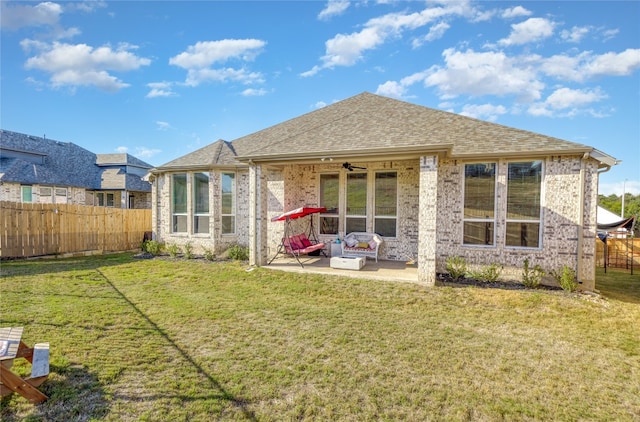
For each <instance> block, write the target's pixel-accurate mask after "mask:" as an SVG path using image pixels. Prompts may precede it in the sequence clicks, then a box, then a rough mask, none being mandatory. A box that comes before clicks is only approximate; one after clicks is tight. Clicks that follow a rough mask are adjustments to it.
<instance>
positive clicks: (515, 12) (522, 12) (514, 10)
mask: <svg viewBox="0 0 640 422" xmlns="http://www.w3.org/2000/svg"><path fill="white" fill-rule="evenodd" d="M530 15H531V11H530V10H527V9H525V8H524V7H522V6H516V7H511V8H509V9H505V10H503V11H502V13H501V15H500V16H501V17H502V18H503V19H512V18H518V17H520V16H530Z"/></svg>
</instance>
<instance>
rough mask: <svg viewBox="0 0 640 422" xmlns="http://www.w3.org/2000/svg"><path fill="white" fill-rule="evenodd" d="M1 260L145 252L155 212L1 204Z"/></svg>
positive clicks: (147, 210) (78, 206) (68, 205)
mask: <svg viewBox="0 0 640 422" xmlns="http://www.w3.org/2000/svg"><path fill="white" fill-rule="evenodd" d="M0 223H1V224H2V232H1V233H0V257H1V258H28V257H33V256H43V255H58V254H67V253H79V252H84V253H103V252H116V251H127V250H133V249H137V248H139V247H140V245H141V243H142V240H143V238H144V233H145V232H149V231H151V210H150V209H120V208H105V207H91V206H85V205H70V204H23V203H17V202H7V201H2V202H0Z"/></svg>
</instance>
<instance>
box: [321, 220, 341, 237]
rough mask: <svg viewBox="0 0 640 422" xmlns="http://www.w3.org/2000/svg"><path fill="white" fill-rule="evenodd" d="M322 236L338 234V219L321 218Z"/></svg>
mask: <svg viewBox="0 0 640 422" xmlns="http://www.w3.org/2000/svg"><path fill="white" fill-rule="evenodd" d="M320 233H321V234H338V217H320Z"/></svg>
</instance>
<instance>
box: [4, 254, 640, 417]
mask: <svg viewBox="0 0 640 422" xmlns="http://www.w3.org/2000/svg"><path fill="white" fill-rule="evenodd" d="M1 272H2V277H1V278H0V294H1V299H2V300H1V301H0V326H24V327H25V331H24V336H23V339H24V340H25V341H26V342H27V343H29V344H32V343H34V342H42V341H48V342H50V344H51V376H50V378H49V379H48V380H47V382H45V384H43V386H42V387H41V388H42V389H43V390H44V392H45V393H46V394H47V395H49V397H50V399H49V401H47V402H45V403H43V404H42V405H38V406H32V405H30V404H29V403H28V402H27V401H26V400H24V399H22V398H21V397H19V396H16V395H15V394H14V395H12V396H9V397H6V398H4V399H3V400H2V402H1V407H0V419H2V420H3V421H17V420H28V421H29V420H30V421H37V420H47V421H74V420H77V421H85V420H105V421H134V420H136V421H137V420H143V421H144V420H146V421H165V420H167V421H210V420H260V421H284V420H330V421H335V420H347V421H350V420H354V421H355V420H420V421H421V420H447V421H449V420H474V421H475V420H571V421H573V420H612V421H613V420H615V421H625V420H626V421H633V420H636V421H637V420H640V289H639V288H638V286H639V285H640V276H638V275H634V276H633V277H631V276H629V275H628V273H627V274H626V275H625V274H622V275H620V274H618V273H614V272H612V271H611V270H610V271H609V272H608V274H607V275H606V277H605V276H604V274H601V273H599V274H598V277H599V279H598V288H599V289H601V292H602V293H603V297H602V298H599V297H593V296H588V295H572V294H567V293H564V292H558V291H553V292H552V291H542V290H539V291H531V290H528V291H527V290H525V291H516V290H500V289H484V288H473V287H467V288H455V287H436V288H424V287H420V286H417V285H412V284H403V283H390V282H380V281H367V280H357V279H352V278H338V277H328V276H321V275H303V274H297V273H281V272H277V271H272V270H268V269H255V270H253V271H246V267H245V266H243V265H242V264H240V263H211V262H204V261H179V260H175V261H172V260H169V259H154V260H136V259H133V258H132V255H130V254H120V255H112V256H105V257H89V258H73V259H60V260H38V261H16V262H3V263H2V269H1ZM16 367H17V369H18V370H22V371H24V372H25V373H28V371H29V368H28V367H26V366H22V367H21V366H20V365H19V364H18V361H16V365H15V366H14V368H16Z"/></svg>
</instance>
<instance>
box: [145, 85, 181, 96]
mask: <svg viewBox="0 0 640 422" xmlns="http://www.w3.org/2000/svg"><path fill="white" fill-rule="evenodd" d="M147 86H148V87H149V88H151V91H149V93H148V94H147V95H146V97H147V98H157V97H174V96H176V95H177V94H176V93H175V92H173V88H172V87H173V84H172V83H171V82H152V83H148V84H147Z"/></svg>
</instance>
